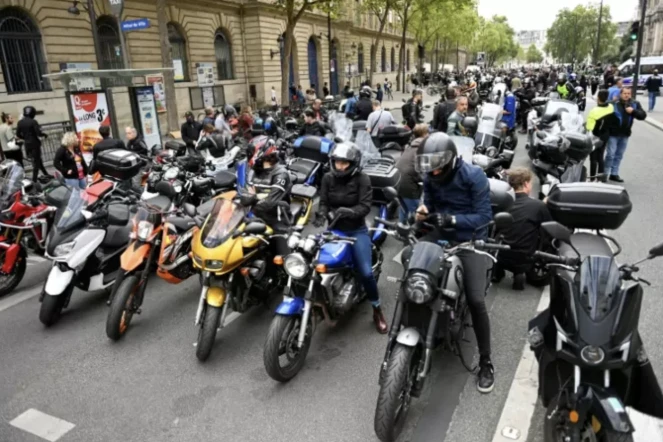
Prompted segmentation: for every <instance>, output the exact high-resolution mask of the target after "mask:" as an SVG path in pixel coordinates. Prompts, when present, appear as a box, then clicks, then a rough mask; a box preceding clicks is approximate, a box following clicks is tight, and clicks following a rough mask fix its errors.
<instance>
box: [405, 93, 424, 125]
mask: <svg viewBox="0 0 663 442" xmlns="http://www.w3.org/2000/svg"><path fill="white" fill-rule="evenodd" d="M423 99H424V93H423V91H422V90H421V89H415V90H413V91H412V98H410V99H409V100H408V101H407V103H405V105H404V106H403V107H404V108H405V109H406V112H403V118H404V119H405V121H406V122H407V126H408V127H409V128H410V129H414V127H415V126H416V125H417V124H419V123H422V122H423V121H424V116H423V110H422V102H423Z"/></svg>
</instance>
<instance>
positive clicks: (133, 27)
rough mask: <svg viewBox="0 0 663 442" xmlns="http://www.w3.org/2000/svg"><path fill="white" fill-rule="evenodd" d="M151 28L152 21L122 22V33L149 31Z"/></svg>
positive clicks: (146, 19)
mask: <svg viewBox="0 0 663 442" xmlns="http://www.w3.org/2000/svg"><path fill="white" fill-rule="evenodd" d="M149 27H150V19H148V18H139V19H136V20H127V21H123V22H122V31H123V32H129V31H138V30H140V29H147V28H149Z"/></svg>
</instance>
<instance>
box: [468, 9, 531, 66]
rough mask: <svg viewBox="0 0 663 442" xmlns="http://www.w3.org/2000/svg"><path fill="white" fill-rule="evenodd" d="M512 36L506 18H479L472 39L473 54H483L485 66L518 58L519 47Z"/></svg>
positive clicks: (497, 16) (513, 32) (513, 33)
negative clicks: (484, 54)
mask: <svg viewBox="0 0 663 442" xmlns="http://www.w3.org/2000/svg"><path fill="white" fill-rule="evenodd" d="M514 36H515V31H514V30H513V28H512V27H511V26H510V25H509V23H508V21H507V18H506V17H504V16H500V15H495V16H493V17H492V18H491V19H490V20H485V19H483V18H481V19H480V20H479V26H478V27H477V31H476V32H475V33H474V36H473V39H472V49H473V51H475V52H485V53H486V63H487V65H488V66H493V65H494V64H495V63H498V62H503V61H506V60H509V59H512V58H516V57H518V50H519V48H520V46H519V45H518V44H517V43H516V41H515V39H514Z"/></svg>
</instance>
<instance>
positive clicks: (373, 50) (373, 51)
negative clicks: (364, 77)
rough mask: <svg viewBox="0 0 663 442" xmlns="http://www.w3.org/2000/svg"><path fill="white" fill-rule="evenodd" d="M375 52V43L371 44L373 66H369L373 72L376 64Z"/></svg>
mask: <svg viewBox="0 0 663 442" xmlns="http://www.w3.org/2000/svg"><path fill="white" fill-rule="evenodd" d="M375 52H376V51H375V45H371V66H370V68H369V69H371V72H373V71H372V69H373V66H374V65H375ZM376 66H377V65H376ZM376 69H377V67H376ZM373 73H375V72H373Z"/></svg>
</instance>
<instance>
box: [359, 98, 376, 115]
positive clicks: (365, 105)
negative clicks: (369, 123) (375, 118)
mask: <svg viewBox="0 0 663 442" xmlns="http://www.w3.org/2000/svg"><path fill="white" fill-rule="evenodd" d="M355 110H356V112H357V117H356V118H355V119H356V120H368V116H369V115H370V114H371V113H372V112H373V102H372V101H371V99H370V98H360V99H359V101H357V106H356V107H355Z"/></svg>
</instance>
